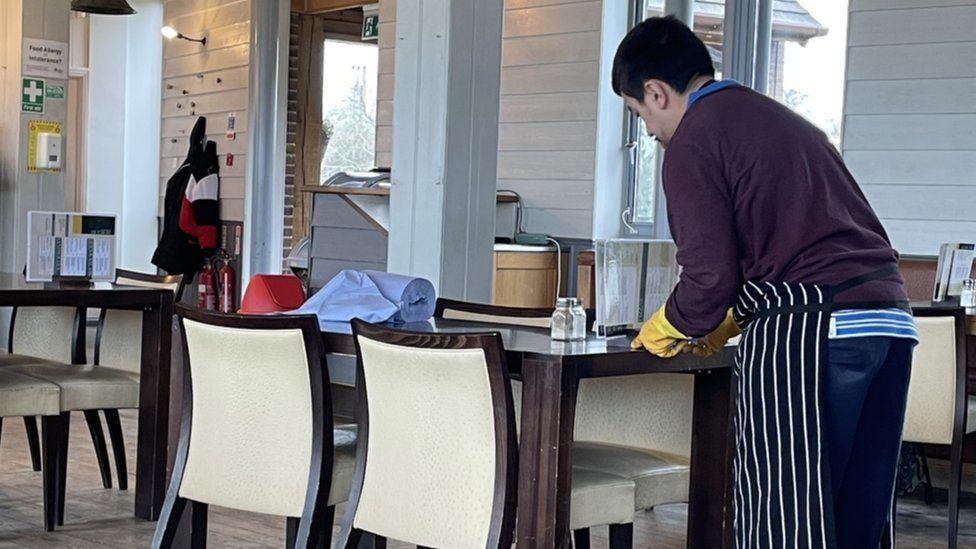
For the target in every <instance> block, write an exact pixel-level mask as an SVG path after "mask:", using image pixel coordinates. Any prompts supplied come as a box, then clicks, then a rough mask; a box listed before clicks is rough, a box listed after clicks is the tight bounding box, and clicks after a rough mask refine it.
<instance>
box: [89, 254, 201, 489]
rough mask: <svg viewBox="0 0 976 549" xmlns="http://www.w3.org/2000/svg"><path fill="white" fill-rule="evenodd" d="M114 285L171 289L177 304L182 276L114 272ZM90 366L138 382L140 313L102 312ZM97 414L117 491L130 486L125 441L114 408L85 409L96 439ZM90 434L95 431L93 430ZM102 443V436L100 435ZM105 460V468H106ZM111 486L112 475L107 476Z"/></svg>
mask: <svg viewBox="0 0 976 549" xmlns="http://www.w3.org/2000/svg"><path fill="white" fill-rule="evenodd" d="M115 284H118V285H122V286H137V287H141V288H157V289H162V290H170V291H172V292H173V294H174V301H175V302H178V301H179V300H180V297H181V296H182V294H183V288H184V285H183V275H179V274H177V275H154V274H147V273H140V272H137V271H129V270H125V269H116V270H115ZM92 363H93V364H94V365H96V366H103V367H110V368H114V369H115V370H117V371H120V372H123V373H125V374H126V375H128V377H129V378H130V379H132V381H134V382H135V383H137V384H138V383H139V377H140V374H139V370H140V367H141V365H142V311H136V310H126V309H102V310H101V312H100V313H99V317H98V328H97V330H96V332H95V348H94V354H93V356H92ZM99 411H100V412H101V413H102V415H103V416H104V417H105V424H106V426H107V427H108V434H109V439H110V440H111V441H112V453H113V456H114V458H115V474H116V477H117V478H118V483H119V489H120V490H127V489H128V487H129V480H128V466H127V464H126V457H125V439H124V437H123V436H122V422H121V419H120V418H119V410H118V409H117V408H104V409H101V410H88V411H86V412H85V414H86V419H87V418H88V416H89V415H91V416H93V422H89V427H90V428H91V426H92V424H93V423H94V424H95V425H96V426H97V433H96V434H95V435H94V436H96V437H98V436H99V435H101V433H102V429H101V423H100V420H99V416H98V413H99ZM93 432H95V431H94V430H93ZM101 439H102V440H104V436H101ZM107 461H108V459H107V457H106V465H107ZM108 482H109V486H111V473H109V480H108Z"/></svg>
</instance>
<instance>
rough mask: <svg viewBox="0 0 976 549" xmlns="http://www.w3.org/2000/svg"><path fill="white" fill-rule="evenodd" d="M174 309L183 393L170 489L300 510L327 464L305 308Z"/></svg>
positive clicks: (324, 484) (249, 506)
mask: <svg viewBox="0 0 976 549" xmlns="http://www.w3.org/2000/svg"><path fill="white" fill-rule="evenodd" d="M177 312H178V314H179V315H180V319H181V325H182V328H183V337H184V349H185V356H186V363H187V365H186V367H188V369H189V372H188V373H189V375H188V376H186V373H185V374H184V375H185V376H186V377H187V380H188V381H189V383H185V384H184V386H185V389H184V391H189V393H190V394H191V395H192V397H191V398H189V399H186V397H185V395H184V404H185V407H184V417H183V426H182V431H181V448H180V452H181V453H180V456H179V457H178V458H177V462H178V463H177V471H176V472H174V479H175V480H174V482H177V481H178V483H179V484H178V486H179V492H178V495H179V497H181V498H184V499H186V500H191V501H197V502H203V503H208V504H213V505H219V506H222V507H230V508H233V509H241V510H245V511H252V512H258V513H266V514H271V515H280V516H286V517H301V516H303V511H304V510H306V508H307V507H308V506H309V505H311V503H310V502H312V501H313V500H314V499H315V493H316V491H323V490H324V495H325V497H327V496H328V493H329V488H330V486H329V484H330V480H331V471H332V435H331V432H332V406H331V400H330V399H329V396H328V391H325V390H323V387H324V386H325V383H326V382H325V381H324V380H327V379H328V373H327V371H325V369H324V365H323V364H322V363H321V360H322V358H321V357H322V350H321V345H322V344H321V339H320V337H321V335H320V334H319V330H318V323H317V322H316V320H315V318H314V317H311V316H301V317H294V316H292V317H286V316H274V317H254V316H242V315H221V314H217V313H210V312H204V311H198V310H194V309H189V308H187V307H183V306H177ZM187 404H188V405H189V406H188V407H187V406H186V405H187ZM323 433H328V436H325V435H323ZM183 438H186V442H185V443H184V441H183V440H182V439H183ZM181 458H182V466H181ZM322 471H328V474H325V475H323V474H322ZM176 479H178V480H176ZM320 480H321V482H320ZM171 490H172V488H171Z"/></svg>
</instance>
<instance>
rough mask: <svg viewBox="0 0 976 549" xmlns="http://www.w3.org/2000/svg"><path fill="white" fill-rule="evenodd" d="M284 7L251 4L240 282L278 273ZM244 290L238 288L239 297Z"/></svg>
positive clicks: (284, 110)
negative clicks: (259, 275) (261, 275)
mask: <svg viewBox="0 0 976 549" xmlns="http://www.w3.org/2000/svg"><path fill="white" fill-rule="evenodd" d="M289 6H290V3H289V2H269V1H253V2H251V60H250V68H249V71H250V82H249V90H250V92H249V94H250V97H249V100H248V128H247V130H248V131H247V135H248V137H247V138H248V144H247V151H248V155H247V170H246V172H245V182H244V234H243V240H244V242H243V248H242V254H241V263H242V265H241V271H242V272H241V280H242V281H243V285H244V286H245V287H246V286H247V281H248V280H250V278H251V275H253V274H256V273H280V272H281V269H282V263H281V261H282V249H283V241H282V239H283V231H284V218H283V215H284V214H283V212H284V211H285V140H286V129H287V127H286V126H287V122H288V39H289ZM243 290H244V288H241V292H242V295H243Z"/></svg>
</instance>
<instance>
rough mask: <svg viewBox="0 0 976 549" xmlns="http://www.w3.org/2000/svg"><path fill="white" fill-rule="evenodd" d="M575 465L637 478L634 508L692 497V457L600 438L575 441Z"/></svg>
mask: <svg viewBox="0 0 976 549" xmlns="http://www.w3.org/2000/svg"><path fill="white" fill-rule="evenodd" d="M573 466H574V467H580V468H583V469H589V470H592V471H600V472H603V473H609V474H611V475H616V476H620V477H624V478H628V479H630V480H633V481H634V483H635V484H636V497H635V500H634V509H636V510H638V511H639V510H643V509H650V508H652V507H655V506H657V505H661V504H664V503H675V502H684V501H688V481H689V475H688V471H689V467H688V460H687V459H685V458H682V457H679V456H673V455H670V454H665V453H662V452H652V451H650V450H644V449H641V448H632V447H628V446H614V445H610V444H603V443H598V442H576V443H574V444H573Z"/></svg>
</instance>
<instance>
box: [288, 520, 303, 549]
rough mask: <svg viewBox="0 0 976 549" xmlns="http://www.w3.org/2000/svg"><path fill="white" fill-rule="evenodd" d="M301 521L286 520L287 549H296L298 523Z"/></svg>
mask: <svg viewBox="0 0 976 549" xmlns="http://www.w3.org/2000/svg"><path fill="white" fill-rule="evenodd" d="M299 522H301V519H299V518H296V517H288V518H286V519H285V549H295V541H296V540H297V539H298V523H299Z"/></svg>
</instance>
